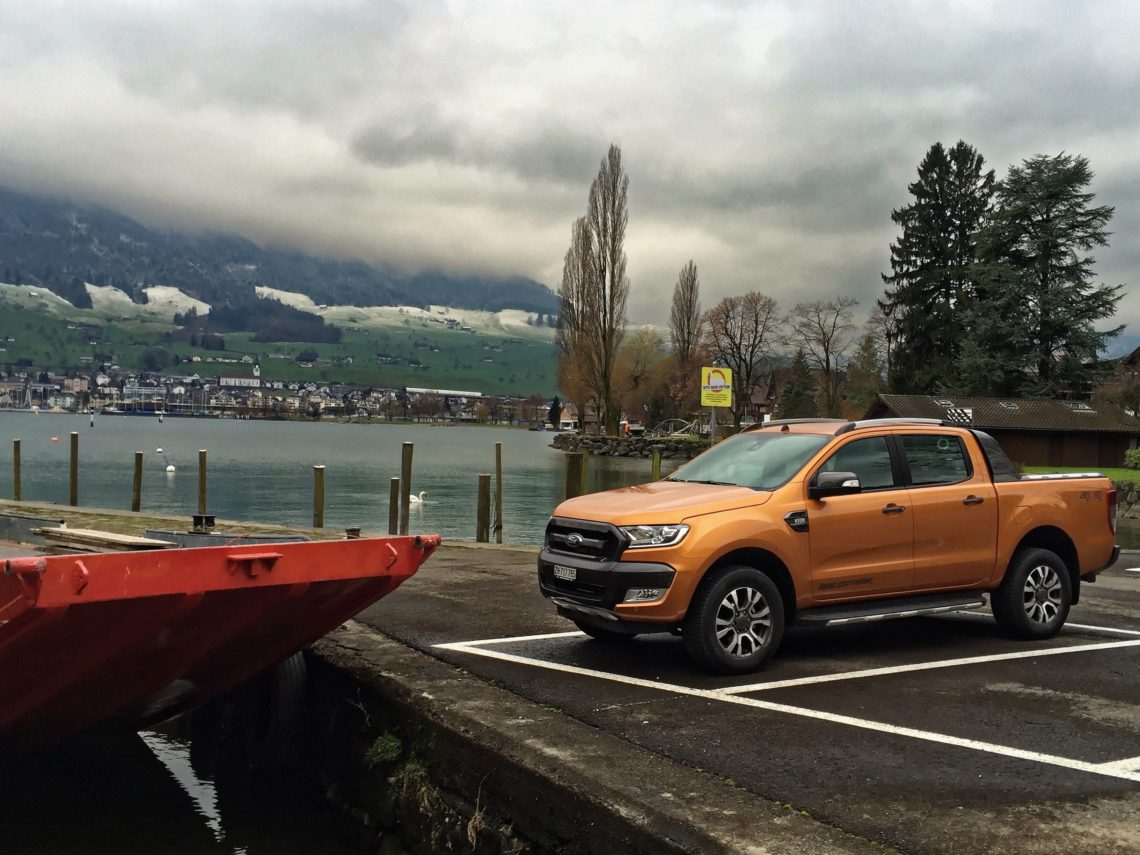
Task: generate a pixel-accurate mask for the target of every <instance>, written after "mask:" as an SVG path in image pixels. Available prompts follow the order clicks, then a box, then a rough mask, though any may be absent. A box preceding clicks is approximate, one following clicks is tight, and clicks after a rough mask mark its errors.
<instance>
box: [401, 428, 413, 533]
mask: <svg viewBox="0 0 1140 855" xmlns="http://www.w3.org/2000/svg"><path fill="white" fill-rule="evenodd" d="M414 447H415V446H414V445H413V444H412V443H410V442H405V443H404V452H403V458H402V459H401V460H400V534H407V533H408V516H409V515H410V514H411V508H412V499H411V496H412V450H413V449H414Z"/></svg>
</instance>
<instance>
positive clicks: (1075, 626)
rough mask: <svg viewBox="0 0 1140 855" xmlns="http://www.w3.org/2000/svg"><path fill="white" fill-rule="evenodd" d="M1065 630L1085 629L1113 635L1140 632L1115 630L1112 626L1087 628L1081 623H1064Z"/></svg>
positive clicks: (1138, 632)
mask: <svg viewBox="0 0 1140 855" xmlns="http://www.w3.org/2000/svg"><path fill="white" fill-rule="evenodd" d="M1065 629H1085V630H1090V631H1092V632H1108V633H1112V634H1114V635H1140V631H1137V630H1135V629H1117V628H1116V627H1112V626H1089V625H1088V624H1083V623H1066V624H1065Z"/></svg>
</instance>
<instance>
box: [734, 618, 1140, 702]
mask: <svg viewBox="0 0 1140 855" xmlns="http://www.w3.org/2000/svg"><path fill="white" fill-rule="evenodd" d="M1136 634H1137V635H1140V632H1138V633H1136ZM1117 647H1140V640H1137V641H1105V642H1103V643H1101V644H1078V645H1074V646H1072V647H1050V648H1049V649H1047V650H1021V651H1018V652H1017V653H994V654H991V655H989V656H967V657H963V658H961V659H941V660H938V661H935V662H916V663H914V664H912V665H890V666H886V667H883V668H867V669H865V670H863V671H844V672H842V673H839V674H820V675H817V676H815V677H796V678H794V679H791V680H771V681H769V682H767V683H752V684H750V685H747V686H730V687H729V688H727V689H721V690H720V691H721V692H722V693H724V694H726V695H747V694H751V693H753V692H766V691H769V690H771V689H787V688H790V687H792V686H812V685H814V684H816V683H835V682H839V681H841V680H859V679H862V678H864V677H886V676H888V675H890V674H908V673H911V672H913V671H933V670H935V669H937V668H957V667H959V666H961V665H980V664H981V663H983V662H1004V661H1006V660H1010V659H1036V658H1037V657H1039V656H1061V655H1062V654H1065V653H1086V652H1088V651H1091V650H1112V649H1114V648H1117Z"/></svg>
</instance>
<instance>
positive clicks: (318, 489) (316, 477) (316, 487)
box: [313, 466, 325, 528]
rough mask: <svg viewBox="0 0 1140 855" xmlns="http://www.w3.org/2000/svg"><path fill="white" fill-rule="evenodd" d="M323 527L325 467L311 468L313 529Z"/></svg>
mask: <svg viewBox="0 0 1140 855" xmlns="http://www.w3.org/2000/svg"><path fill="white" fill-rule="evenodd" d="M324 527H325V467H323V466H314V467H313V528H324Z"/></svg>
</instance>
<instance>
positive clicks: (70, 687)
mask: <svg viewBox="0 0 1140 855" xmlns="http://www.w3.org/2000/svg"><path fill="white" fill-rule="evenodd" d="M439 543H440V538H439V536H438V535H427V536H416V537H385V538H364V539H356V540H338V541H313V542H308V543H276V544H256V545H251V546H233V547H225V546H222V547H207V548H199V549H171V550H159V551H154V552H133V553H97V554H87V555H60V556H37V557H30V558H11V559H7V560H5V561H2V562H0V569H2V570H3V572H2V573H0V742H2V743H6V744H14V745H29V744H38V743H43V742H49V741H55V740H57V739H60V738H62V737H65V736H68V735H70V734H72V733H75V732H77V731H80V730H84V729H87V728H89V727H92V726H95V725H110V726H117V727H122V728H127V729H137V728H141V727H145V726H147V725H148V724H153V723H155V722H157V721H161V720H162V719H165V718H169V717H170V716H172V715H174V714H176V713H179V712H183V711H185V710H187V709H190V708H192V707H194V706H197V705H198V704H200V703H202V702H204V701H206V700H208V699H209V698H211V697H213V696H215V695H217V694H218V693H220V692H223V691H225V690H227V689H229V688H231V687H232V686H234V685H236V684H237V683H239V682H241V681H242V680H244V679H246V678H248V677H250V676H252V675H253V674H256V673H257V672H259V671H261V670H262V669H264V668H266V667H268V666H270V665H273V664H274V663H276V662H279V661H281V660H282V659H285V658H286V657H288V656H289V655H290V654H292V653H294V652H295V651H297V650H299V649H301V648H302V647H304V646H305V645H307V644H309V643H311V642H313V641H315V640H316V639H318V638H320V637H321V636H322V635H324V634H325V633H326V632H328V631H329V630H331V629H333V628H334V627H336V626H338V625H339V624H340V623H342V622H343V621H345V620H347V619H348V618H350V617H352V616H353V615H355V614H356V613H357V612H359V611H360V610H361V609H363V608H365V607H366V606H368V605H370V604H371V603H373V602H375V601H376V600H378V599H380V598H381V597H383V596H385V595H387V594H389V593H391V591H392V590H394V589H395V588H396V587H397V586H398V585H400V583H402V582H403V581H404V580H405V579H407V578H408V577H410V576H411V575H412V574H413V573H415V572H416V570H417V569H419V567H420V565H421V564H422V563H423V562H424V560H426V559H427V557H428V556H429V555H431V553H432V552H434V551H435V549H436V548H437V547H438V546H439Z"/></svg>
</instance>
